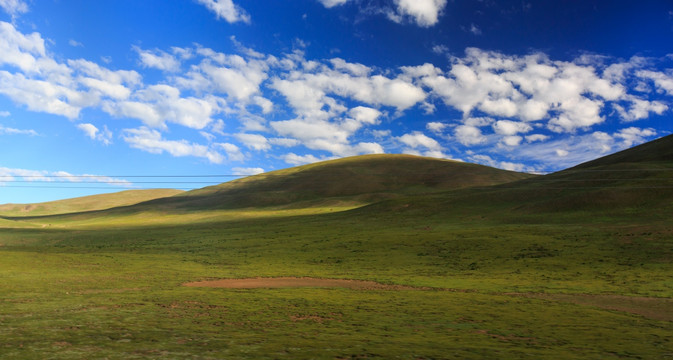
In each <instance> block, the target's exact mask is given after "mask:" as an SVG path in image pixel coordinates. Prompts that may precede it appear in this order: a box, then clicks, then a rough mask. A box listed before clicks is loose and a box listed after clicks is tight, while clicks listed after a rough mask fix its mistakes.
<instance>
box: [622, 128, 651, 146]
mask: <svg viewBox="0 0 673 360" xmlns="http://www.w3.org/2000/svg"><path fill="white" fill-rule="evenodd" d="M655 135H657V132H656V130H654V129H652V128H647V129H641V128H637V127H629V128H626V129H621V130H619V131H618V132H616V133H615V134H614V137H615V138H619V139H622V146H623V147H625V148H627V147H631V146H634V145H638V144H642V143H644V142H645V141H647V138H650V137H652V136H655Z"/></svg>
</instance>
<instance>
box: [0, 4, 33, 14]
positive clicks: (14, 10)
mask: <svg viewBox="0 0 673 360" xmlns="http://www.w3.org/2000/svg"><path fill="white" fill-rule="evenodd" d="M0 7H1V8H2V9H3V10H5V12H6V13H7V14H9V15H11V16H12V18H15V17H17V16H18V15H21V14H25V13H27V12H28V4H26V3H25V2H24V1H22V0H0Z"/></svg>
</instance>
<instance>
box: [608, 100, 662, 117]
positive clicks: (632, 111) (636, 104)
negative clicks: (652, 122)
mask: <svg viewBox="0 0 673 360" xmlns="http://www.w3.org/2000/svg"><path fill="white" fill-rule="evenodd" d="M630 101H631V107H630V108H629V109H628V110H627V109H625V108H624V107H623V106H621V105H619V104H613V105H612V106H613V107H614V108H615V110H617V112H618V113H619V116H620V117H621V118H622V119H624V120H625V121H635V120H640V119H645V118H647V117H649V116H650V113H655V114H657V115H661V114H663V113H664V112H665V111H666V110H668V105H666V104H664V103H662V102H661V101H648V100H642V99H638V98H635V97H633V98H631V99H630Z"/></svg>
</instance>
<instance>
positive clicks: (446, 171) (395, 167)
mask: <svg viewBox="0 0 673 360" xmlns="http://www.w3.org/2000/svg"><path fill="white" fill-rule="evenodd" d="M400 198H404V200H400V201H403V202H408V203H409V204H415V206H409V207H408V208H409V210H411V209H413V208H414V207H416V208H418V207H426V210H425V211H428V212H446V211H448V210H446V209H449V208H452V207H453V208H456V209H468V208H473V211H476V212H483V211H506V212H512V213H515V212H519V213H548V212H563V211H585V210H590V211H594V210H601V209H604V210H606V211H611V210H614V209H625V208H631V209H635V210H633V211H645V210H646V209H647V208H648V207H651V206H658V207H660V208H661V207H662V206H664V207H665V208H666V209H668V208H671V207H673V205H671V200H672V199H673V135H669V136H666V137H662V138H660V139H657V140H654V141H651V142H648V143H645V144H642V145H639V146H636V147H633V148H631V149H627V150H624V151H620V152H618V153H615V154H612V155H608V156H605V157H602V158H599V159H596V160H592V161H588V162H585V163H583V164H580V165H577V166H575V167H572V168H569V169H566V170H563V171H559V172H556V173H553V174H549V175H545V176H537V175H532V174H525V173H518V172H513V171H506V170H501V169H496V168H492V167H488V166H483V165H477V164H471V163H465V162H460V161H453V160H444V159H436V158H427V157H419V156H413V155H399V154H397V155H393V154H380V155H362V156H354V157H348V158H342V159H336V160H330V161H323V162H319V163H313V164H308V165H303V166H297V167H293V168H288V169H283V170H277V171H272V172H268V173H263V174H259V175H254V176H249V177H245V178H242V179H238V180H233V181H230V182H226V183H222V184H219V185H215V186H208V187H205V188H202V189H197V190H193V191H188V192H180V191H177V190H148V191H126V192H120V193H116V194H106V195H96V196H91V197H83V198H75V199H68V200H62V201H57V202H50V203H43V204H29V205H12V204H8V205H2V206H0V216H7V217H10V216H16V217H22V216H41V215H50V214H64V213H71V212H88V211H101V210H105V209H110V210H106V211H105V212H107V211H117V212H122V213H123V212H128V211H131V212H133V211H147V210H157V211H171V210H176V211H198V210H209V209H236V208H259V207H296V208H299V207H314V206H326V205H330V204H336V203H345V204H351V205H353V206H359V205H366V204H374V203H377V202H382V203H381V204H380V206H374V208H378V209H379V210H381V209H384V208H385V207H386V206H393V207H394V206H395V205H394V204H393V203H394V202H395V201H393V202H388V201H385V200H393V199H400ZM372 209H373V208H372ZM461 211H462V210H461ZM466 211H467V210H466ZM100 215H101V216H104V213H100Z"/></svg>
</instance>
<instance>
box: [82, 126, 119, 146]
mask: <svg viewBox="0 0 673 360" xmlns="http://www.w3.org/2000/svg"><path fill="white" fill-rule="evenodd" d="M77 128H78V129H80V130H82V131H83V132H84V135H86V136H88V137H89V138H90V139H91V140H97V141H100V142H102V143H103V144H104V145H110V144H111V143H112V132H111V131H110V130H109V129H108V128H107V125H103V130H99V129H98V128H97V127H96V126H94V125H93V124H88V123H85V124H78V125H77Z"/></svg>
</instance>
